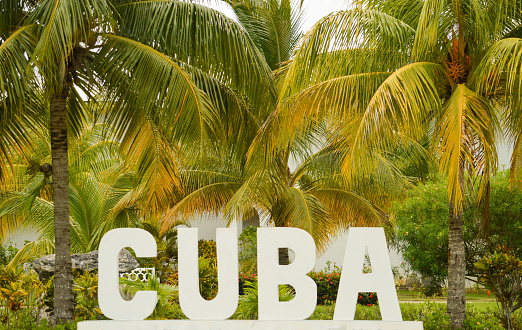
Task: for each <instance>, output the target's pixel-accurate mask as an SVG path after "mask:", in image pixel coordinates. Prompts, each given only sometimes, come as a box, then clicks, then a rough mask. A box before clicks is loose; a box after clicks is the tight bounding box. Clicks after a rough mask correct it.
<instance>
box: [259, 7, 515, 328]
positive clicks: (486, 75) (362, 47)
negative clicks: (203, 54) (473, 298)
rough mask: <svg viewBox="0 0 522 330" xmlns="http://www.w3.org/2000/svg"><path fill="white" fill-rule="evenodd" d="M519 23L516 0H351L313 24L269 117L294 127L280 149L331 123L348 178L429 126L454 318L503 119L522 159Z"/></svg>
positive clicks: (457, 319) (271, 145) (460, 314)
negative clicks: (442, 182) (444, 194)
mask: <svg viewBox="0 0 522 330" xmlns="http://www.w3.org/2000/svg"><path fill="white" fill-rule="evenodd" d="M521 24H522V2H521V1H518V0H517V1H475V0H471V1H461V0H452V1H449V0H423V1H417V0H361V1H355V2H354V5H353V6H352V7H351V8H350V9H348V10H345V11H340V12H337V13H332V14H331V15H329V16H327V17H325V18H323V19H322V20H321V21H320V22H318V23H317V24H316V25H315V26H314V27H313V28H312V29H311V30H310V31H308V32H307V34H306V37H305V38H304V39H303V41H302V42H301V43H300V45H299V47H298V50H297V51H296V53H295V58H294V60H293V62H292V63H291V64H290V65H289V67H288V69H287V70H288V74H287V75H286V81H285V83H284V87H283V93H282V96H281V99H282V103H284V104H285V106H281V107H280V111H279V112H278V114H277V115H274V119H273V122H274V123H273V124H271V125H272V126H274V128H275V126H277V125H278V123H281V122H284V123H286V125H285V126H284V127H285V128H286V129H287V130H286V133H285V134H282V135H281V137H280V141H265V144H266V145H267V147H266V149H267V150H269V151H271V152H269V153H267V154H272V155H274V154H277V150H278V149H281V148H284V146H285V145H286V144H287V143H288V142H287V140H288V139H290V140H292V139H294V138H296V137H299V136H301V135H302V134H303V132H306V131H308V130H310V127H313V126H315V125H316V124H317V123H320V124H321V123H324V124H325V125H331V123H334V124H336V125H337V127H340V128H339V129H338V130H336V132H337V133H336V135H337V136H336V138H337V141H339V143H341V144H342V145H343V146H345V147H346V150H347V151H346V153H345V158H344V162H343V165H342V168H343V174H344V176H345V177H346V178H347V180H350V178H352V177H353V175H354V174H358V175H360V174H361V173H365V172H366V173H370V172H371V171H373V170H374V169H375V166H376V163H375V159H378V158H379V157H381V156H382V155H389V154H390V153H392V152H393V151H394V150H395V149H396V148H397V146H398V145H400V146H414V145H415V144H417V143H418V142H419V141H420V140H421V138H423V137H425V136H428V137H429V141H430V144H431V146H430V148H429V151H430V152H431V155H432V156H433V158H434V159H435V160H436V161H437V163H438V164H439V170H440V171H441V172H443V173H446V174H447V175H448V191H449V198H450V207H449V217H450V221H449V232H450V234H449V236H450V238H449V246H450V254H449V270H448V273H449V276H448V305H447V306H448V307H447V308H448V313H449V314H450V317H451V324H452V327H453V328H461V327H462V325H463V321H464V317H465V286H464V285H465V282H464V281H465V278H464V270H465V255H464V242H463V238H462V208H463V204H464V202H465V196H466V194H467V191H468V190H467V188H469V187H470V185H472V184H476V185H477V186H478V189H479V190H478V191H479V194H478V196H479V203H482V205H484V204H486V205H487V196H488V195H489V184H488V182H489V177H490V175H491V173H492V172H493V171H494V170H495V168H496V162H497V157H496V149H495V142H496V141H497V140H498V134H499V122H503V123H504V125H505V127H506V128H507V129H508V133H509V135H510V136H512V137H514V140H515V141H516V144H515V151H514V156H513V158H512V159H513V168H514V169H516V168H517V167H516V165H517V162H518V160H519V159H520V154H521V153H520V147H519V141H520V136H521V134H522V133H521V132H522V130H521V129H520V126H519V125H520V124H519V123H520V111H519V110H520V106H521V100H522V80H521V71H522V55H521V54H522V51H521V50H522V40H521V39H519V38H520V36H521V31H522V29H521ZM274 128H273V129H274ZM278 146H279V147H278ZM515 173H517V172H516V171H515ZM486 209H487V208H486Z"/></svg>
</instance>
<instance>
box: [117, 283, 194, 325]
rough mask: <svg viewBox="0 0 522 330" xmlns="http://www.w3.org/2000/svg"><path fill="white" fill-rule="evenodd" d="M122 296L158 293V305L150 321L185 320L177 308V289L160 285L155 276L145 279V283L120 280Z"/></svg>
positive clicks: (168, 285) (167, 285)
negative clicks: (141, 292)
mask: <svg viewBox="0 0 522 330" xmlns="http://www.w3.org/2000/svg"><path fill="white" fill-rule="evenodd" d="M120 284H122V290H123V292H124V294H126V295H130V296H133V295H134V294H136V292H137V291H156V292H157V293H158V303H157V305H156V308H155V309H154V312H153V313H152V315H150V316H149V317H148V319H151V320H170V319H186V317H185V315H184V314H183V312H182V311H181V308H180V307H179V295H178V288H177V287H175V286H172V285H170V284H160V281H159V279H158V277H156V274H151V276H148V277H147V281H146V282H141V281H131V280H129V279H127V278H120Z"/></svg>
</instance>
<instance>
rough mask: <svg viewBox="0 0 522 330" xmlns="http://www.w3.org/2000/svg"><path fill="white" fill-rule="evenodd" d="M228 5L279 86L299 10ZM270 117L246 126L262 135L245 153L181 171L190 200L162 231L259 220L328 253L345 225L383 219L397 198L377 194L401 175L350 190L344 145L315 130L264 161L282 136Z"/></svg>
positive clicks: (225, 154)
mask: <svg viewBox="0 0 522 330" xmlns="http://www.w3.org/2000/svg"><path fill="white" fill-rule="evenodd" d="M226 2H227V3H229V4H230V5H231V6H232V8H233V9H234V11H235V12H236V15H237V17H238V19H239V20H240V22H241V23H242V25H243V26H244V27H245V29H246V30H247V31H248V33H249V34H250V36H251V38H252V40H254V42H255V43H256V46H257V47H258V48H259V49H260V51H261V52H262V54H263V55H264V58H265V59H266V61H267V63H268V64H269V66H270V68H271V69H272V70H273V73H274V80H275V81H276V86H280V84H279V83H277V82H280V81H282V80H281V79H282V77H284V75H285V74H286V71H285V69H286V67H285V64H286V63H287V62H288V61H289V60H290V57H291V52H292V50H293V48H294V47H295V45H296V43H297V41H298V39H299V37H300V36H301V32H300V28H299V27H300V17H301V9H300V4H298V3H292V2H291V1H290V0H281V1H278V0H273V1H254V0H252V1H251V0H237V1H236V0H227V1H226ZM277 92H279V89H277ZM270 105H271V106H272V109H271V110H272V111H273V110H274V109H276V108H277V106H278V105H277V104H275V102H274V103H272V104H270ZM244 107H245V108H246V110H245V111H246V112H247V113H248V111H249V110H248V109H250V108H255V107H256V105H255V104H252V103H247V104H246V105H244ZM269 118H270V117H269V116H268V113H267V114H266V116H265V117H261V118H259V117H258V118H257V119H256V120H255V121H250V122H249V125H250V131H251V132H257V135H253V134H251V135H249V136H248V137H247V136H244V138H243V139H242V140H241V141H239V143H240V144H241V147H238V146H237V144H235V143H234V144H233V145H232V146H230V145H226V144H225V145H221V148H220V149H219V150H218V151H217V152H208V153H207V161H205V162H201V161H198V162H197V163H195V164H188V166H187V167H186V168H185V169H184V170H182V180H181V181H182V182H184V183H185V184H186V186H185V191H186V193H185V197H184V198H183V199H182V200H181V201H180V202H178V203H177V204H176V205H175V206H174V207H173V208H172V209H171V210H170V211H168V212H167V213H166V214H165V216H164V226H163V230H168V229H170V228H171V227H172V226H173V225H174V224H175V221H178V220H183V219H186V218H188V217H190V216H193V215H194V214H200V215H201V214H214V215H220V214H222V215H223V216H224V219H225V220H226V221H227V222H228V223H230V222H232V221H244V220H248V219H250V218H252V217H256V216H259V215H260V216H261V218H264V219H265V220H266V222H267V223H268V224H270V225H274V226H285V227H298V228H302V229H304V230H306V231H308V232H309V233H310V234H311V235H312V237H313V238H314V239H315V242H316V243H317V245H318V247H319V249H320V251H324V249H325V248H326V247H327V246H328V244H329V243H330V241H331V240H332V239H333V238H334V237H335V236H336V234H338V233H340V232H343V231H344V230H345V229H346V228H347V227H348V226H350V225H360V224H366V225H375V224H378V223H381V222H382V221H385V220H386V216H385V213H384V211H383V210H382V209H381V208H380V207H379V205H380V206H386V203H387V202H389V200H390V199H391V198H390V196H391V195H394V194H395V193H396V192H392V191H391V190H388V191H384V190H382V189H381V190H379V189H376V187H379V186H380V187H382V186H385V185H388V184H389V185H393V186H398V185H400V184H397V183H398V181H397V180H396V178H397V175H399V174H400V173H398V172H395V173H391V172H385V171H382V172H378V171H374V172H372V173H371V174H369V175H367V176H365V177H363V176H359V177H357V179H354V180H352V181H351V182H349V183H348V182H347V181H345V180H343V179H342V178H341V176H340V175H339V173H340V165H341V164H342V162H340V160H341V159H342V157H340V154H341V153H340V152H339V150H341V149H340V148H342V146H339V145H338V144H336V143H335V142H331V141H330V140H329V139H328V138H327V137H326V136H325V134H326V132H324V131H321V130H317V129H312V130H310V131H308V132H306V134H304V135H303V136H302V137H301V138H300V139H299V140H297V141H293V142H292V143H288V144H285V145H284V147H283V148H282V150H280V152H279V154H278V155H277V156H276V157H274V159H273V160H271V161H270V162H265V159H263V155H264V145H263V141H272V140H273V139H277V138H279V135H280V132H279V131H278V130H279V129H280V127H279V126H277V127H276V128H275V129H274V130H272V131H267V130H265V129H264V125H267V124H269V123H271V121H270V119H269ZM260 119H262V120H260ZM282 125H284V124H282ZM282 140H284V138H282ZM235 141H238V140H234V142H235ZM325 141H326V142H325ZM330 142H331V143H330ZM314 149H315V150H314ZM291 156H295V157H294V158H296V160H297V163H298V166H297V169H296V170H295V171H294V172H293V173H292V172H291V171H290V168H289V159H290V157H291ZM381 160H382V161H383V162H389V159H385V158H382V159H381ZM386 168H387V167H386ZM399 176H400V175H399ZM397 190H398V191H399V190H400V189H397ZM282 250H283V249H282ZM280 252H282V253H281V254H280V262H281V263H285V262H286V263H288V260H287V259H288V254H287V253H284V250H283V251H280Z"/></svg>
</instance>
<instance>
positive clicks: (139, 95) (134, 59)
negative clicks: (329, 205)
mask: <svg viewBox="0 0 522 330" xmlns="http://www.w3.org/2000/svg"><path fill="white" fill-rule="evenodd" d="M2 6H3V7H4V6H5V7H9V8H3V7H2V11H1V15H0V20H1V22H0V27H2V29H3V30H2V31H0V38H1V39H0V42H1V43H0V58H1V64H0V76H1V77H2V84H0V100H1V102H0V103H1V104H2V107H3V109H4V110H5V111H4V113H3V116H2V118H1V128H0V133H1V138H0V142H1V143H2V146H1V150H2V154H3V156H4V157H5V158H2V159H3V160H2V164H1V166H0V167H1V168H2V169H3V170H4V172H5V169H6V168H8V167H9V166H8V164H9V162H10V161H12V159H13V158H14V157H15V154H14V152H16V153H17V155H20V156H23V153H24V151H25V150H27V145H28V144H30V141H26V138H25V137H24V135H23V130H22V129H21V128H22V127H23V125H25V123H26V122H29V123H31V124H33V123H40V124H43V125H44V124H45V123H46V122H47V120H46V119H45V118H44V117H42V111H41V110H40V111H39V110H38V109H42V106H43V108H45V107H48V108H49V109H50V115H49V120H48V123H49V131H50V140H51V151H52V185H53V201H54V228H55V239H56V242H55V249H56V275H55V307H56V309H55V313H56V314H55V315H56V317H57V319H58V320H62V321H69V320H72V317H73V313H72V306H73V303H72V300H73V294H72V292H73V291H72V275H71V261H70V250H69V246H70V243H69V237H70V229H69V173H68V168H69V164H68V148H67V141H68V138H69V137H73V136H75V135H78V134H79V132H80V129H79V127H81V125H80V123H81V121H82V118H83V113H84V112H83V108H84V107H85V102H84V100H83V99H82V96H81V95H82V94H81V93H83V94H85V95H86V97H87V98H88V99H89V100H94V98H93V96H94V95H97V94H100V95H103V97H104V98H105V99H106V100H108V102H107V105H109V107H110V108H109V109H108V111H107V112H106V115H105V118H104V120H106V121H108V122H111V123H113V124H114V125H115V127H116V129H117V131H118V133H119V135H120V136H124V135H125V134H126V133H127V132H136V131H137V130H138V128H139V126H141V123H142V122H143V120H144V119H148V120H151V121H153V122H154V124H155V125H156V126H157V127H158V130H159V132H161V134H162V135H163V136H164V137H165V139H166V140H167V141H169V142H170V143H172V144H179V145H181V146H187V145H191V146H193V145H198V144H199V142H200V141H202V140H204V139H206V138H207V137H210V136H218V137H219V136H221V135H222V125H221V118H219V116H218V115H219V113H217V112H216V110H215V109H214V107H213V106H212V104H211V101H210V99H209V97H208V95H207V94H206V93H205V92H203V91H202V89H201V88H198V87H197V86H196V83H195V82H194V80H193V79H191V75H196V74H197V73H200V75H199V84H204V83H205V82H207V85H208V86H216V85H217V84H216V82H217V83H220V84H221V85H223V86H228V87H230V88H234V89H235V90H237V91H239V92H241V94H242V96H243V97H245V98H248V99H251V100H261V99H263V98H265V97H266V96H267V94H270V90H271V88H272V87H271V80H270V75H269V73H270V72H269V69H268V68H267V67H266V65H265V64H264V62H263V61H262V58H261V55H260V53H259V51H258V50H257V48H256V47H255V46H254V44H253V42H252V41H251V39H250V38H249V36H248V35H247V34H246V33H245V32H244V30H243V29H241V28H240V27H239V25H238V24H237V23H235V22H234V21H232V20H230V19H228V18H226V17H225V16H223V15H222V14H220V13H218V12H216V11H214V10H212V9H209V8H206V7H204V6H200V5H197V4H193V3H187V2H181V1H160V0H147V1H131V0H129V1H127V0H19V1H16V0H12V1H2ZM4 9H5V10H4ZM245 77H248V80H249V81H248V84H246V83H245V81H244V79H245ZM84 97H85V96H84ZM84 97H83V98H84ZM256 103H257V104H263V103H262V102H260V101H258V102H256ZM255 110H260V109H259V108H258V109H253V111H254V112H255ZM8 146H15V147H17V148H14V149H8V148H7V147H8Z"/></svg>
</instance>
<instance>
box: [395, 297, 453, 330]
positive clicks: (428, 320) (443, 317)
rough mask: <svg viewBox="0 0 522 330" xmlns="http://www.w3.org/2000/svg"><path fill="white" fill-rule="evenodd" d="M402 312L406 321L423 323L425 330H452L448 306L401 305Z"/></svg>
mask: <svg viewBox="0 0 522 330" xmlns="http://www.w3.org/2000/svg"><path fill="white" fill-rule="evenodd" d="M401 312H402V319H403V320H404V321H422V322H423V323H424V329H425V330H429V329H449V328H450V322H449V316H448V314H446V304H438V303H431V302H427V303H421V304H401Z"/></svg>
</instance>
